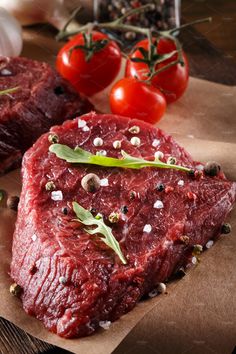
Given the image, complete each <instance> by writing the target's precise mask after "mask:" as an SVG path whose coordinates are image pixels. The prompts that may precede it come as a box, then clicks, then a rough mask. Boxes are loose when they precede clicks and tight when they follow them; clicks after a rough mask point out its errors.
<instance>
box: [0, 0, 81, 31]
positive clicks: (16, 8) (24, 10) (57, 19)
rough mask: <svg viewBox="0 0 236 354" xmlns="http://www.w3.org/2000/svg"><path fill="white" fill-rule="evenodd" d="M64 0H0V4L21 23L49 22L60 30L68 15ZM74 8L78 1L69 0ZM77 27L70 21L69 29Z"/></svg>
mask: <svg viewBox="0 0 236 354" xmlns="http://www.w3.org/2000/svg"><path fill="white" fill-rule="evenodd" d="M66 3H67V1H65V0H1V1H0V4H1V6H2V7H4V8H5V9H6V10H7V11H9V12H10V13H11V14H12V15H13V16H14V17H16V18H17V19H18V21H19V22H20V23H21V24H22V25H23V26H26V25H33V24H36V23H45V22H48V23H51V24H52V25H53V26H54V27H56V28H57V29H59V30H61V29H62V28H63V27H64V25H65V24H66V22H67V21H68V19H69V17H70V13H69V11H68V9H67V4H66ZM69 3H70V6H71V5H73V7H74V8H76V7H78V6H79V5H80V2H79V1H77V0H76V1H75V0H72V1H69ZM75 26H76V27H77V28H78V24H76V23H75V22H73V21H72V23H71V24H70V29H74V28H75Z"/></svg>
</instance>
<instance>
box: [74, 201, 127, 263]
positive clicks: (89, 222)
mask: <svg viewBox="0 0 236 354" xmlns="http://www.w3.org/2000/svg"><path fill="white" fill-rule="evenodd" d="M72 205H73V210H74V212H75V214H76V216H77V219H75V220H77V221H79V222H81V223H82V224H84V225H86V226H96V227H95V228H93V229H91V228H89V229H84V231H85V232H87V233H88V234H90V235H95V234H101V235H102V237H101V240H102V241H103V242H104V243H105V244H106V245H107V246H108V247H110V248H112V249H113V251H114V252H115V253H116V254H117V255H118V257H119V258H120V260H121V262H122V263H123V264H127V261H126V259H125V257H124V255H123V253H122V251H121V249H120V245H119V242H118V241H117V240H116V238H115V237H114V235H113V234H112V229H111V228H110V227H109V226H107V225H106V224H105V223H104V220H103V217H102V216H100V215H98V216H95V217H94V216H93V215H92V214H91V213H90V211H89V210H86V209H84V208H83V207H82V206H81V205H79V204H78V203H76V202H73V203H72Z"/></svg>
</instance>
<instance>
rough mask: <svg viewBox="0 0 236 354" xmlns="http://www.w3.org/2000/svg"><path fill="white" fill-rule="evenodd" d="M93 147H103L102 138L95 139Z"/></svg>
mask: <svg viewBox="0 0 236 354" xmlns="http://www.w3.org/2000/svg"><path fill="white" fill-rule="evenodd" d="M93 145H94V146H102V145H103V140H102V138H95V139H94V140H93Z"/></svg>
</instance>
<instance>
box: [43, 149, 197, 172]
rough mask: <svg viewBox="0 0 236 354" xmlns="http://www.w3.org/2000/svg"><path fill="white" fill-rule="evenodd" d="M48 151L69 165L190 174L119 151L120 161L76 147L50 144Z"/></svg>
mask: <svg viewBox="0 0 236 354" xmlns="http://www.w3.org/2000/svg"><path fill="white" fill-rule="evenodd" d="M49 151H50V152H52V153H54V154H55V155H56V156H57V157H58V158H60V159H62V160H65V161H67V162H70V163H85V164H90V165H98V166H105V167H120V168H132V169H139V168H144V167H156V168H157V167H158V168H172V169H175V170H180V171H185V172H190V170H191V169H189V168H187V167H184V166H178V165H171V164H167V163H164V162H162V161H160V160H159V159H155V160H154V161H148V160H145V159H143V158H140V157H134V156H131V155H129V154H127V153H126V152H125V151H123V150H122V151H121V154H122V156H123V158H122V159H117V158H114V157H107V156H100V155H93V154H91V153H90V152H88V151H86V150H83V149H81V148H80V147H76V148H75V149H74V150H73V149H71V148H70V147H69V146H67V145H62V144H52V145H50V147H49Z"/></svg>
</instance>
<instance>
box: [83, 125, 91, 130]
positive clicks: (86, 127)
mask: <svg viewBox="0 0 236 354" xmlns="http://www.w3.org/2000/svg"><path fill="white" fill-rule="evenodd" d="M82 130H83V132H89V131H90V128H89V127H88V126H87V125H85V126H84V127H83V128H82Z"/></svg>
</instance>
